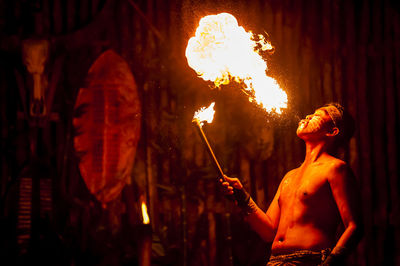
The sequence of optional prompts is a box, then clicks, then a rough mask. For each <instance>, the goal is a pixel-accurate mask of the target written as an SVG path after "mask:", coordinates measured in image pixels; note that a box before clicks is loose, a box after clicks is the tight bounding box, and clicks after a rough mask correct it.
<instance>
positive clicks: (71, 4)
mask: <svg viewBox="0 0 400 266" xmlns="http://www.w3.org/2000/svg"><path fill="white" fill-rule="evenodd" d="M78 10H79V9H78ZM76 12H77V10H76V2H75V1H72V0H70V1H68V2H67V31H68V32H72V31H74V30H75V29H76V22H75V14H76Z"/></svg>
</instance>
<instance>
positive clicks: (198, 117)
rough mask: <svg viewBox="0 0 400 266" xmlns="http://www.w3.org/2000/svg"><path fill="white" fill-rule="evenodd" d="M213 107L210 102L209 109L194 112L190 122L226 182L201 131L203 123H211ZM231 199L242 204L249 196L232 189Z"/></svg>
mask: <svg viewBox="0 0 400 266" xmlns="http://www.w3.org/2000/svg"><path fill="white" fill-rule="evenodd" d="M214 105H215V102H212V103H211V104H210V106H209V107H207V108H205V107H202V108H201V109H200V110H199V111H197V112H195V114H194V116H193V120H192V122H193V124H194V125H195V127H196V128H197V130H198V133H199V135H200V137H201V140H202V141H203V143H204V146H206V148H207V151H208V154H209V155H210V158H211V160H212V162H213V164H214V166H215V168H216V170H217V171H218V174H219V176H220V178H221V179H222V180H223V181H226V180H225V176H224V172H223V171H222V168H221V165H220V164H219V162H218V160H217V157H215V154H214V151H213V149H212V148H211V145H210V143H209V142H208V140H207V137H206V134H204V131H203V125H204V123H205V122H207V123H212V121H213V119H214V113H215V111H214ZM233 197H234V199H236V200H237V202H244V201H247V200H248V199H247V198H248V197H249V195H248V194H247V193H246V192H244V190H242V189H240V190H238V189H235V188H234V189H233Z"/></svg>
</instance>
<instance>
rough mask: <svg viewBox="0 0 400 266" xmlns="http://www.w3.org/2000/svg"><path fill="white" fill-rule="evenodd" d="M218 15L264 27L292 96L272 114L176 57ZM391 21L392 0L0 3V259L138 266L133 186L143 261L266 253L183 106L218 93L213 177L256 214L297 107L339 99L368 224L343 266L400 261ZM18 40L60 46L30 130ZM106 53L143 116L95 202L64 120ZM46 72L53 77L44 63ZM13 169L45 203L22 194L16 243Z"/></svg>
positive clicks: (399, 66)
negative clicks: (118, 187) (45, 113)
mask: <svg viewBox="0 0 400 266" xmlns="http://www.w3.org/2000/svg"><path fill="white" fill-rule="evenodd" d="M220 12H228V13H231V14H233V15H234V16H235V17H236V18H237V20H238V22H239V25H242V26H243V27H244V28H245V29H246V30H251V31H253V32H254V33H261V34H265V35H266V33H268V35H269V39H270V40H271V42H272V44H273V45H274V46H275V53H274V54H273V55H268V54H265V55H263V56H264V58H265V59H266V60H267V61H268V66H269V74H270V75H271V76H273V77H274V78H276V79H277V80H278V82H279V83H280V84H281V86H282V87H283V88H284V89H285V91H286V92H287V94H288V98H289V102H288V109H287V110H286V111H285V112H284V113H283V114H282V116H280V117H276V116H269V115H267V114H265V113H263V112H262V111H260V110H259V109H258V108H256V107H255V106H253V105H252V104H250V103H248V101H247V100H246V99H245V98H244V96H243V95H242V94H241V93H240V92H237V91H238V90H237V88H238V87H239V85H237V84H231V85H228V86H224V87H223V88H221V90H217V89H212V88H213V86H212V84H209V83H207V82H205V81H203V80H202V79H200V78H198V77H197V76H196V74H195V73H194V71H193V70H192V69H190V68H189V66H188V65H187V61H186V58H185V55H184V52H185V48H186V44H187V41H188V39H189V38H190V37H191V36H193V35H194V31H195V29H196V27H197V24H198V21H199V19H200V18H201V17H203V16H205V15H208V14H217V13H220ZM399 18H400V14H399V4H398V2H397V1H389V0H386V1H378V0H369V1H367V0H358V1H345V0H326V1H306V0H302V1H301V0H283V1H219V0H213V1H208V0H207V1H190V0H182V1H173V0H149V1H141V0H115V1H106V0H83V1H67V0H33V1H27V0H16V1H6V0H2V1H0V114H1V116H0V125H1V154H0V156H1V157H0V163H1V172H0V190H1V240H0V241H1V259H2V262H1V264H3V262H4V263H6V262H7V263H8V262H10V264H32V263H33V262H34V261H36V262H40V263H42V264H49V265H135V264H140V263H143V261H142V260H141V259H140V256H139V254H140V253H141V252H143V251H141V247H143V246H144V244H143V243H144V242H145V240H146V239H147V238H149V237H150V234H149V233H148V232H146V230H148V228H144V227H143V225H141V220H140V218H139V217H140V215H139V207H138V206H139V198H140V196H143V195H144V197H145V198H146V200H147V202H148V203H149V212H150V219H151V227H152V230H153V235H152V243H153V245H152V246H153V249H152V264H154V265H263V264H264V263H265V261H266V259H267V257H268V256H269V252H268V250H269V245H268V244H265V243H263V242H262V241H261V240H260V239H259V238H258V236H257V235H256V234H255V233H253V232H252V231H250V229H249V228H248V226H247V225H246V224H245V223H244V222H243V220H242V218H241V215H240V214H239V213H238V212H237V211H236V210H235V208H233V206H232V204H231V203H229V202H227V201H226V200H225V198H224V197H222V196H221V194H220V193H219V191H218V189H217V187H216V182H215V178H216V173H215V171H214V169H213V168H212V165H211V164H210V161H209V158H208V157H207V156H208V155H207V153H206V151H205V149H204V146H203V145H202V143H201V141H200V139H199V137H198V135H197V133H196V131H195V130H194V127H193V125H192V124H191V119H192V116H193V113H194V111H195V110H197V109H198V108H199V107H201V106H204V105H208V104H209V103H210V102H211V101H216V111H217V112H216V115H215V121H214V123H213V124H211V125H208V126H206V127H205V131H206V134H207V136H208V137H209V139H210V141H211V142H212V145H213V147H214V148H215V152H216V155H217V157H218V159H219V160H220V162H221V165H222V166H223V168H224V170H225V171H226V173H227V174H229V175H232V176H238V177H240V178H241V180H242V181H243V182H244V183H245V186H246V187H247V189H248V190H249V191H250V192H251V194H252V196H253V198H254V200H255V201H256V202H257V203H259V205H260V207H261V208H263V209H264V210H265V209H266V208H267V206H268V204H269V202H270V201H271V199H272V197H273V196H274V193H275V190H276V189H277V186H278V184H279V182H280V180H281V178H282V177H283V175H284V174H285V173H286V172H287V171H288V170H290V169H292V168H294V167H297V166H299V165H300V163H301V162H302V159H303V156H304V146H303V144H302V142H301V141H300V140H299V139H298V138H297V137H296V135H295V130H296V126H297V122H298V121H299V119H300V118H302V117H303V116H304V115H306V114H308V113H311V112H313V110H314V109H315V108H316V107H319V106H321V105H323V104H325V103H327V102H332V101H338V102H340V103H342V104H343V105H344V106H345V107H346V108H347V109H348V110H349V111H350V112H351V113H352V114H353V116H354V118H355V119H356V125H357V131H356V133H355V136H354V138H353V139H352V140H351V142H350V145H349V148H348V149H347V150H346V152H345V153H344V154H343V159H345V160H347V161H348V162H349V163H350V165H351V167H352V168H353V170H354V172H355V174H356V176H357V179H358V181H359V185H360V190H361V195H362V203H363V205H362V207H363V218H364V223H365V234H364V238H363V240H362V242H361V243H360V244H359V245H358V247H357V250H356V251H354V252H353V253H352V255H351V256H350V258H349V260H348V263H349V265H400V257H399V255H398V253H396V251H398V250H399V249H400V228H399V225H400V223H399V218H400V215H399V208H400V207H399V203H400V201H399V190H400V182H399V170H398V167H399V159H400V156H399V151H400V149H399V145H400V143H399V141H400V139H399V138H398V131H399V130H400V120H399V115H400V112H399V111H400V105H399V100H400V92H399V86H400V85H399V83H400V19H399ZM27 38H45V39H48V40H51V46H50V47H51V54H50V62H55V60H56V59H57V58H61V57H62V58H63V61H62V62H63V63H62V64H61V69H62V71H61V72H60V73H61V74H60V77H59V79H58V82H57V87H56V90H55V96H54V103H53V106H52V110H51V111H52V112H53V113H54V114H55V115H54V119H50V120H46V122H44V123H43V124H41V125H40V126H32V125H31V124H30V123H29V120H28V119H27V117H24V116H23V115H21V114H22V113H23V111H24V108H26V106H27V105H26V104H25V105H24V103H23V102H22V101H21V98H20V92H19V90H18V84H17V78H16V74H15V73H16V71H15V70H18V71H19V72H20V73H22V75H28V74H27V72H26V70H25V69H24V65H23V64H22V59H21V41H22V40H24V39H27ZM108 49H113V50H114V51H115V52H117V53H118V54H119V55H120V56H122V58H123V59H125V60H126V62H127V63H128V65H129V67H130V69H131V71H132V73H133V75H134V77H135V80H136V83H137V85H138V93H139V98H140V101H141V106H142V128H141V134H140V140H139V144H138V149H137V153H136V157H135V163H134V167H133V169H134V170H133V173H132V183H131V184H129V185H126V186H125V188H124V190H123V191H122V192H121V194H120V195H119V196H118V197H117V199H116V200H114V201H113V202H112V203H110V204H109V205H108V206H107V208H106V209H103V208H102V207H101V204H100V203H99V202H98V201H97V200H96V199H95V198H94V197H93V196H92V195H91V194H90V193H89V191H88V189H87V188H86V186H85V183H84V182H83V180H82V178H81V176H80V173H79V169H78V162H79V161H78V159H77V156H76V154H75V152H74V148H73V136H74V131H73V127H72V117H73V107H74V103H75V100H76V97H77V93H78V90H79V88H81V87H82V86H83V85H84V81H85V77H86V76H87V72H88V70H89V68H90V66H91V65H92V64H93V62H94V61H95V60H96V58H98V57H99V56H100V55H101V53H102V52H104V51H106V50H108ZM46 69H47V70H46V71H47V72H48V73H51V71H52V65H51V63H49V64H48V65H47V66H46ZM24 106H25V107H24ZM32 136H33V137H32ZM32 143H34V144H36V145H37V154H35V155H32V154H31V153H30V145H32ZM28 166H29V167H28ZM27 167H28V168H29V169H30V171H29V172H28V173H26V169H27ZM26 175H29V176H30V177H31V180H33V181H32V182H33V185H32V191H33V192H32V195H33V197H34V198H35V199H36V198H40V197H44V198H46V199H48V200H49V202H50V203H49V204H48V205H46V206H47V207H43V206H42V205H41V204H40V200H33V201H32V202H33V203H32V208H33V212H32V227H31V232H29V234H28V236H29V239H28V240H29V241H25V242H24V241H17V239H20V238H18V236H20V232H19V231H18V230H17V226H16V225H17V217H18V205H17V202H18V200H19V197H20V192H19V187H20V184H21V180H22V178H23V177H25V176H26ZM43 180H44V181H43ZM49 180H50V181H49ZM43 187H47V192H46V190H45V189H42V190H41V189H40V188H43ZM230 235H231V236H232V239H231V240H230V238H229V236H230ZM231 255H232V257H230V256H231Z"/></svg>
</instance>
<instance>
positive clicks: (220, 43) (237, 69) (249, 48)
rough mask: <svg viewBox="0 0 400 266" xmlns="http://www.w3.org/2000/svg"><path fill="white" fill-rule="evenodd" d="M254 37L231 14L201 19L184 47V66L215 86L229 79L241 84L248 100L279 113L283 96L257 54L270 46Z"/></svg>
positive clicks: (262, 39)
mask: <svg viewBox="0 0 400 266" xmlns="http://www.w3.org/2000/svg"><path fill="white" fill-rule="evenodd" d="M258 38H259V41H256V40H255V39H254V35H253V34H252V33H251V32H246V31H245V29H244V28H243V27H240V26H239V25H238V23H237V20H236V19H235V17H234V16H232V15H231V14H228V13H221V14H218V15H210V16H206V17H203V18H202V19H201V20H200V23H199V27H198V28H197V30H196V35H195V36H194V37H192V38H190V40H189V42H188V45H187V47H186V57H187V60H188V64H189V66H190V67H191V68H193V69H194V70H195V71H196V72H197V74H198V75H199V76H200V77H201V78H203V79H204V80H210V81H213V82H214V84H215V86H217V87H219V86H220V85H221V84H228V83H229V82H230V81H231V80H234V81H237V82H243V83H244V85H245V88H244V89H245V90H246V91H247V93H248V94H249V95H250V96H249V97H250V101H255V102H256V103H258V104H259V105H261V106H262V107H263V108H264V109H265V110H266V111H268V112H270V111H276V112H278V113H280V112H281V111H282V110H281V109H283V108H285V107H286V105H287V95H286V93H285V92H284V91H283V90H282V89H281V88H280V87H279V85H278V83H277V82H276V81H275V79H273V78H271V77H269V76H267V75H266V70H267V64H266V62H265V61H264V60H263V59H262V57H261V55H260V54H259V53H258V51H259V49H261V50H263V51H265V50H271V49H273V47H272V45H271V44H270V43H268V42H266V41H265V38H264V37H263V36H262V35H259V36H258ZM256 47H260V48H259V49H257V48H256Z"/></svg>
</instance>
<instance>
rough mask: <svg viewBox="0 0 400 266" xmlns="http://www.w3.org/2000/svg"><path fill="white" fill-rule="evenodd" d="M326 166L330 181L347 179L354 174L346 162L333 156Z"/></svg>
mask: <svg viewBox="0 0 400 266" xmlns="http://www.w3.org/2000/svg"><path fill="white" fill-rule="evenodd" d="M326 166H327V167H326V171H327V177H328V180H329V179H330V180H332V179H336V178H345V177H346V176H349V174H350V173H352V171H351V168H350V166H349V165H348V164H347V163H346V162H345V161H343V160H341V159H338V158H336V157H333V156H331V158H330V159H329V161H328V162H327V163H326Z"/></svg>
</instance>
